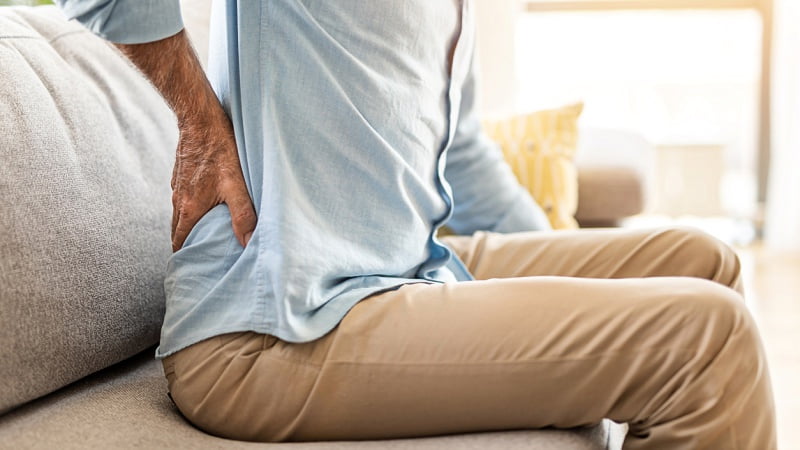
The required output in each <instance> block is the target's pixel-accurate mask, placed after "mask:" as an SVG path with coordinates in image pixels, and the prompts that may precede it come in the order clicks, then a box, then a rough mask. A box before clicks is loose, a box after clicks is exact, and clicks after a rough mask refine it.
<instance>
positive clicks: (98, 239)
mask: <svg viewBox="0 0 800 450" xmlns="http://www.w3.org/2000/svg"><path fill="white" fill-rule="evenodd" d="M0 80H2V82H0V312H1V314H0V343H2V345H0V413H2V412H3V411H6V410H8V409H10V408H13V407H14V406H16V405H19V404H21V403H24V402H26V401H28V400H31V399H33V398H36V397H39V396H41V395H43V394H46V393H48V392H51V391H53V390H55V389H57V388H59V387H61V386H64V385H66V384H68V383H71V382H73V381H75V380H78V379H80V378H82V377H84V376H85V375H87V374H90V373H92V372H95V371H97V370H99V369H102V368H104V367H108V366H109V365H112V364H114V363H116V362H118V361H121V360H123V359H125V358H127V357H129V356H131V355H134V354H136V353H138V352H140V351H141V350H142V349H145V348H147V347H150V346H152V345H153V344H154V343H155V342H156V341H157V339H158V334H159V328H160V324H161V320H162V317H163V309H164V298H163V296H164V294H163V272H164V267H165V264H166V259H167V258H168V256H169V254H170V242H169V224H170V218H171V204H170V190H169V177H170V171H171V167H172V158H173V155H174V148H175V145H176V143H177V127H176V125H175V120H174V117H173V115H172V113H171V112H170V111H169V109H168V108H167V107H166V105H165V104H164V103H163V101H162V100H161V98H160V97H159V96H158V94H157V93H156V92H155V90H154V89H153V88H152V87H151V86H150V85H149V83H148V82H147V81H146V80H145V79H144V78H143V77H142V76H140V75H139V74H138V72H136V71H135V70H134V69H133V68H132V66H130V65H129V64H128V63H127V60H125V59H124V58H123V57H122V56H121V55H120V54H119V53H118V52H116V50H114V49H113V48H112V47H110V46H109V45H108V44H106V43H105V42H104V41H102V40H100V39H99V38H96V37H95V36H93V35H92V34H91V33H89V32H87V31H85V30H84V29H83V28H82V27H80V26H79V25H77V24H75V23H68V22H67V21H66V20H65V19H64V18H63V16H62V15H61V13H60V12H59V11H58V10H57V9H55V7H44V8H0Z"/></svg>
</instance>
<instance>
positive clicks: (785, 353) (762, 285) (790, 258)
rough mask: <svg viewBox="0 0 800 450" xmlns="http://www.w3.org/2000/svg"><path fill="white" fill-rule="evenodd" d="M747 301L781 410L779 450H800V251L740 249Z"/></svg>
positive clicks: (778, 408) (760, 247)
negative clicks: (758, 329)
mask: <svg viewBox="0 0 800 450" xmlns="http://www.w3.org/2000/svg"><path fill="white" fill-rule="evenodd" d="M737 251H738V253H739V255H740V258H741V261H742V270H743V275H744V279H745V290H746V295H745V297H746V301H747V304H748V306H749V307H750V309H751V311H752V312H753V315H754V316H755V318H756V321H757V322H758V325H759V327H760V330H761V335H762V337H763V339H764V345H765V347H766V350H767V357H768V359H769V364H770V371H771V374H772V382H773V389H774V391H775V406H776V408H777V413H778V448H779V449H781V450H800V253H790V252H781V251H778V250H770V249H765V248H763V247H762V246H760V245H758V244H755V245H749V246H746V247H738V248H737Z"/></svg>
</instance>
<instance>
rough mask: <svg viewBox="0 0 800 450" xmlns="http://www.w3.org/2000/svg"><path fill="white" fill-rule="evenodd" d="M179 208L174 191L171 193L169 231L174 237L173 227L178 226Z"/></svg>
mask: <svg viewBox="0 0 800 450" xmlns="http://www.w3.org/2000/svg"><path fill="white" fill-rule="evenodd" d="M179 209H180V205H179V204H178V194H177V193H176V192H173V193H172V224H171V225H170V228H169V229H170V232H171V234H172V237H173V239H174V237H175V227H177V226H178V210H179Z"/></svg>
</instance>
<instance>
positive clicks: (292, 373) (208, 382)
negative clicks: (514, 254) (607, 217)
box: [165, 249, 775, 449]
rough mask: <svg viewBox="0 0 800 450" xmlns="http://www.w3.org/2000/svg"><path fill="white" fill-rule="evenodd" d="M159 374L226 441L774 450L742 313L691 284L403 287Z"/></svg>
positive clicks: (722, 294) (758, 360) (708, 288)
mask: <svg viewBox="0 0 800 450" xmlns="http://www.w3.org/2000/svg"><path fill="white" fill-rule="evenodd" d="M485 250H486V249H483V251H485ZM490 253H492V252H490ZM498 255H499V253H498ZM485 256H486V257H488V256H490V255H489V254H487V255H485ZM498 259H499V260H502V259H503V257H502V256H499V258H498ZM165 368H166V371H167V375H168V378H169V379H170V389H171V391H172V395H173V397H174V398H175V401H176V403H177V404H178V406H179V408H180V409H181V410H182V411H183V412H184V414H185V415H186V416H187V417H188V418H189V419H190V420H192V421H193V422H194V423H196V424H197V425H198V426H200V427H201V428H203V429H206V430H208V431H210V432H212V433H215V434H220V435H223V436H228V437H234V438H239V439H251V440H266V441H272V440H327V439H370V438H390V437H405V436H421V435H432V434H444V433H455V432H467V431H483V430H499V429H513V428H538V427H545V426H556V427H573V426H578V425H585V424H590V423H595V422H597V421H599V420H601V419H602V418H604V417H608V418H611V419H614V420H616V421H619V422H628V423H629V424H630V435H629V437H628V438H627V439H626V442H625V446H626V448H767V449H769V448H774V446H775V435H774V416H773V412H772V405H771V402H772V400H771V392H770V387H769V380H768V375H767V371H766V365H765V362H764V355H763V351H762V349H761V347H760V344H759V339H758V336H757V332H756V330H755V326H754V325H753V323H752V319H751V318H750V316H749V314H748V313H747V311H746V310H745V309H744V306H743V303H742V302H741V299H740V296H739V295H738V294H737V293H735V292H734V291H733V290H731V289H727V288H725V287H724V286H721V285H720V284H718V283H713V282H710V281H707V280H700V279H693V278H685V277H684V278H645V279H619V280H601V279H587V278H571V277H553V276H541V277H522V278H515V279H495V280H486V281H475V282H467V283H456V284H445V285H409V286H405V287H403V288H401V289H399V290H396V291H391V292H386V293H383V294H381V295H377V296H374V297H372V298H369V299H367V300H365V301H363V302H361V303H359V304H358V305H356V307H355V308H353V310H352V311H351V312H350V313H349V314H348V315H347V316H346V317H345V319H344V320H343V321H342V322H341V324H340V325H339V327H338V328H337V329H336V330H334V331H333V332H331V333H330V334H328V335H327V336H325V337H324V338H322V339H320V340H318V341H314V342H311V343H306V344H289V343H285V342H282V341H280V340H277V339H275V338H273V337H270V336H264V335H257V334H254V333H242V334H233V335H225V336H219V337H217V338H214V339H212V340H209V341H204V342H203V343H200V344H196V345H195V346H192V347H189V348H188V349H186V350H183V351H181V352H179V353H177V354H176V355H174V356H172V357H170V358H168V359H167V360H166V361H165Z"/></svg>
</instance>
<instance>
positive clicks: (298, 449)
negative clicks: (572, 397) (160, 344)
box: [0, 351, 624, 450]
mask: <svg viewBox="0 0 800 450" xmlns="http://www.w3.org/2000/svg"><path fill="white" fill-rule="evenodd" d="M166 392H167V385H166V380H165V379H164V375H163V372H162V370H161V364H160V363H158V362H157V361H154V360H153V358H152V352H151V351H147V352H144V353H143V354H142V355H139V356H138V357H135V358H132V359H131V360H129V361H126V362H124V363H122V364H120V365H117V366H114V367H112V368H110V369H107V370H105V371H103V372H101V373H98V374H95V375H93V376H91V377H88V378H86V379H84V380H81V381H79V382H78V383H76V384H74V385H73V386H70V387H68V388H65V389H62V390H61V391H59V392H56V393H54V394H51V395H49V396H47V397H44V398H42V399H39V400H37V401H35V402H32V403H29V404H27V405H25V406H23V407H21V408H18V409H17V410H15V411H13V412H11V413H10V414H7V415H5V416H3V417H0V443H2V445H0V446H7V448H20V449H22V448H25V449H50V448H59V449H73V448H74V449H94V448H98V449H100V448H103V449H105V448H143V449H160V448H169V449H196V448H226V449H227V448H230V449H275V450H279V449H289V450H317V449H319V450H322V449H351V448H352V449H376V450H377V449H381V450H382V449H388V450H391V449H397V450H399V449H415V450H416V449H421V450H424V449H441V448H456V449H474V450H484V449H488V450H490V449H502V450H514V449H547V450H572V449H575V450H579V449H580V450H583V449H586V450H588V449H605V448H610V449H618V448H620V446H621V444H622V437H623V433H624V430H623V429H622V428H621V427H620V426H618V425H615V424H613V423H612V422H609V421H606V422H604V423H603V424H601V425H597V426H595V427H592V428H585V429H580V430H571V431H565V430H535V431H532V430H529V431H507V432H495V433H475V434H465V435H456V436H442V437H433V438H420V439H400V440H392V441H362V442H321V443H300V444H256V443H249V442H239V441H230V440H225V439H221V438H217V437H214V436H211V435H208V434H205V433H203V432H201V431H198V430H196V429H194V428H193V427H192V426H191V425H189V424H188V423H187V422H186V421H185V420H183V419H182V418H181V417H180V415H179V414H178V412H177V410H176V409H175V407H174V406H173V405H172V403H171V402H170V401H169V398H168V397H167V395H166Z"/></svg>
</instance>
